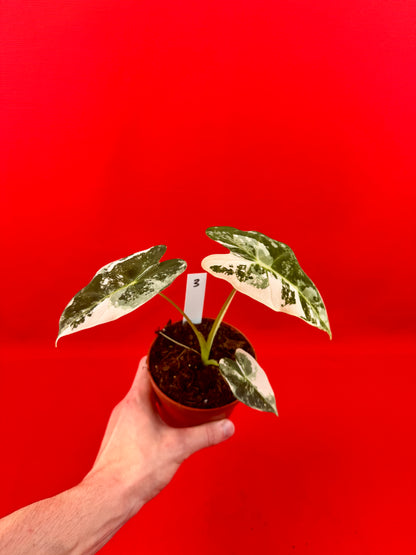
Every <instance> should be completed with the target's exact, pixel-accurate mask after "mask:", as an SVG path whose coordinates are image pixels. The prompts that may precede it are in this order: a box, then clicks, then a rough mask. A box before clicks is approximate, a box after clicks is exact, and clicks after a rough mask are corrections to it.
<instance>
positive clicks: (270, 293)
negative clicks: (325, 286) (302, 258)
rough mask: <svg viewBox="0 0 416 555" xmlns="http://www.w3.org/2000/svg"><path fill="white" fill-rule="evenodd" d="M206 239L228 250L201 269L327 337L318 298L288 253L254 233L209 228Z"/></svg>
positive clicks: (206, 260)
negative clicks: (318, 329) (305, 323)
mask: <svg viewBox="0 0 416 555" xmlns="http://www.w3.org/2000/svg"><path fill="white" fill-rule="evenodd" d="M207 235H208V236H209V237H210V238H211V239H213V240H214V241H217V242H218V243H220V244H221V245H223V246H224V247H226V248H228V249H229V250H230V253H225V254H213V255H210V256H207V257H206V258H204V259H203V261H202V267H203V268H204V270H205V271H207V272H209V273H210V274H212V275H213V276H216V277H219V278H221V279H224V280H226V281H228V282H229V283H231V285H232V286H233V287H234V288H235V289H237V291H240V292H241V293H244V294H245V295H248V296H249V297H252V298H253V299H255V300H257V301H259V302H261V303H263V304H265V305H266V306H268V307H270V308H271V309H273V310H276V311H279V312H285V313H287V314H292V315H294V316H298V317H299V318H302V320H305V322H308V323H309V324H311V325H312V326H316V327H318V328H320V329H322V330H324V331H326V332H327V333H328V334H329V336H331V328H330V326H329V321H328V315H327V312H326V309H325V305H324V302H323V300H322V297H321V295H320V293H319V291H318V289H317V288H316V286H315V285H314V284H313V282H312V281H311V279H310V278H309V277H308V276H307V275H306V274H305V272H304V271H303V270H302V268H301V267H300V265H299V262H298V261H297V259H296V256H295V254H294V252H293V251H292V249H291V248H290V247H288V246H287V245H285V244H284V243H280V242H279V241H275V240H274V239H271V238H270V237H267V235H263V234H262V233H259V232H258V231H240V230H239V229H235V228H233V227H210V228H208V229H207Z"/></svg>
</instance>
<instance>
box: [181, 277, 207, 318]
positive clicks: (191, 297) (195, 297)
mask: <svg viewBox="0 0 416 555" xmlns="http://www.w3.org/2000/svg"><path fill="white" fill-rule="evenodd" d="M206 284H207V274H206V273H202V274H188V276H187V280H186V296H185V308H184V312H185V314H186V315H187V316H188V318H189V319H190V320H191V321H192V322H193V323H194V324H200V323H201V321H202V313H203V310H204V299H205V287H206ZM184 320H185V319H184Z"/></svg>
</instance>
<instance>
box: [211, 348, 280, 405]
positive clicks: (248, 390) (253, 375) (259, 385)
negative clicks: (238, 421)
mask: <svg viewBox="0 0 416 555" xmlns="http://www.w3.org/2000/svg"><path fill="white" fill-rule="evenodd" d="M235 356H236V360H231V359H230V358H222V359H221V360H220V362H219V369H220V372H221V374H222V376H223V378H224V379H225V380H226V382H227V383H228V385H229V386H230V389H231V391H232V392H233V394H234V396H235V397H236V398H237V399H238V400H239V401H241V402H242V403H244V404H245V405H247V406H249V407H251V408H253V409H256V410H260V411H264V412H272V413H274V414H275V415H276V416H278V413H277V408H276V399H275V395H274V392H273V389H272V387H271V385H270V382H269V380H268V378H267V376H266V373H265V372H264V370H263V369H262V368H261V366H260V365H259V364H258V362H257V361H256V359H255V358H254V357H252V356H251V355H250V354H249V353H246V351H244V350H243V349H237V350H236V353H235Z"/></svg>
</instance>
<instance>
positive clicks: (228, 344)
mask: <svg viewBox="0 0 416 555" xmlns="http://www.w3.org/2000/svg"><path fill="white" fill-rule="evenodd" d="M213 322H214V321H213V320H212V319H211V318H204V319H203V320H202V323H201V324H197V326H196V327H197V328H198V330H199V331H200V332H201V333H202V334H203V336H204V337H205V338H207V337H208V334H209V331H210V329H211V326H212V324H213ZM161 331H162V332H163V333H164V334H165V335H167V336H169V337H171V338H172V339H175V341H178V342H180V343H182V344H183V345H186V346H188V347H191V348H192V349H195V350H197V351H199V343H198V340H197V338H196V336H195V334H194V332H193V331H192V328H191V326H190V325H189V324H188V323H187V322H185V323H184V324H183V323H182V322H175V323H173V324H172V323H171V322H170V321H169V323H168V324H167V325H166V326H165V327H164V328H163V330H161ZM156 333H158V332H156ZM238 348H241V349H244V350H245V351H247V352H248V353H250V354H251V355H253V356H254V350H253V348H252V347H251V345H250V343H248V341H247V340H246V339H245V337H244V336H243V335H242V334H241V333H240V332H239V331H237V330H236V329H235V328H233V327H232V326H229V325H228V324H224V323H223V324H221V326H220V328H219V330H218V332H217V334H216V336H215V339H214V344H213V346H212V349H211V354H210V358H211V359H214V360H217V361H219V360H220V359H221V358H223V357H228V358H232V359H234V358H235V356H234V353H235V350H236V349H238ZM149 369H150V372H151V374H152V377H153V379H154V381H155V382H156V384H157V385H158V386H159V388H160V389H161V390H162V391H163V392H164V393H165V394H166V395H167V396H168V397H170V398H171V399H173V400H174V401H177V402H178V403H181V404H182V405H186V406H189V407H195V408H202V409H203V408H214V407H221V406H223V405H227V404H228V403H231V402H232V401H234V400H235V397H234V395H233V393H232V391H231V389H230V388H229V386H228V384H227V382H226V381H225V380H224V378H223V377H222V376H221V374H220V372H219V370H218V368H217V367H216V366H204V365H203V364H202V363H201V358H200V355H199V354H197V353H195V352H193V351H191V350H189V349H185V348H184V347H182V346H180V345H177V344H176V343H173V342H172V341H170V340H168V339H166V338H165V337H163V336H162V335H158V337H157V338H156V340H155V343H154V344H153V346H152V348H151V351H150V354H149Z"/></svg>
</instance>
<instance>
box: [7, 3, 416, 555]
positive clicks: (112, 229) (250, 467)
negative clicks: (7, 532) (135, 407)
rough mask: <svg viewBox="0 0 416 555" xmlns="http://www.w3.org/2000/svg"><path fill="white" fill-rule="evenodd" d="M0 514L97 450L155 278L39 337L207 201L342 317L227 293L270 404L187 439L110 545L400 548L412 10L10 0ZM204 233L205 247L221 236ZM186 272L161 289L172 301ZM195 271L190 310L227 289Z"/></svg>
mask: <svg viewBox="0 0 416 555" xmlns="http://www.w3.org/2000/svg"><path fill="white" fill-rule="evenodd" d="M1 12H2V13H1V41H2V46H1V95H2V122H1V153H0V156H1V174H2V175H1V206H2V217H1V222H0V230H1V244H2V253H1V260H2V264H1V265H2V272H1V274H0V281H1V283H0V287H1V291H2V296H1V303H0V311H1V333H0V335H1V343H2V347H1V374H0V388H1V389H0V426H1V437H2V440H1V457H0V492H1V494H0V514H1V515H4V514H6V513H8V512H9V511H11V510H14V509H16V508H18V507H20V506H22V505H24V504H27V503H29V502H32V501H35V500H37V499H39V498H42V497H45V496H49V495H52V494H55V493H57V492H59V491H61V490H62V489H65V488H67V487H70V486H72V485H74V484H75V483H77V481H79V480H80V479H81V478H82V477H83V476H84V474H85V473H86V472H87V471H88V470H89V468H90V466H91V464H92V462H93V460H94V457H95V453H96V451H97V449H98V446H99V443H100V440H101V437H102V434H103V431H104V428H105V425H106V422H107V419H108V417H109V414H110V411H111V409H112V407H113V406H114V405H115V404H116V403H117V402H118V401H119V399H120V398H121V397H122V396H123V395H124V393H125V392H126V391H127V389H128V387H129V385H130V383H131V380H132V378H133V375H134V373H135V370H136V367H137V362H138V360H139V358H140V357H141V356H142V355H143V354H144V353H145V352H146V350H147V348H148V346H149V344H150V342H151V341H152V338H153V332H154V330H155V329H156V328H157V327H158V326H159V325H163V324H164V323H165V322H166V321H167V319H168V318H171V317H172V318H176V315H175V314H174V312H173V311H172V309H171V307H170V306H169V305H168V304H167V303H165V302H164V301H163V300H162V299H154V300H153V301H152V302H150V303H149V304H147V305H146V306H144V307H142V308H141V309H139V310H138V311H136V312H135V313H133V314H131V315H129V316H127V317H125V318H124V319H122V320H119V321H118V322H113V323H111V324H108V325H106V326H102V327H99V328H96V329H93V330H87V331H85V332H83V333H80V334H77V335H74V336H72V337H68V338H64V339H62V341H61V342H60V346H59V348H58V349H55V347H54V340H55V337H56V334H57V325H58V319H59V316H60V314H61V312H62V310H63V308H64V307H65V305H66V303H67V302H68V301H69V299H70V298H71V297H72V296H73V295H74V294H75V293H76V292H77V291H78V290H79V289H80V288H81V287H83V286H84V285H85V284H86V283H87V282H88V281H89V280H90V278H91V277H92V275H93V274H94V273H95V271H96V270H97V269H98V268H99V267H101V266H102V265H103V264H105V263H107V262H110V261H112V260H115V259H117V258H121V257H123V256H127V255H129V254H131V253H133V252H135V251H138V250H142V249H144V248H148V247H150V246H151V245H155V244H159V243H165V244H167V245H168V251H167V256H168V257H181V258H184V259H185V260H187V261H188V264H189V270H190V271H199V270H200V265H199V264H200V260H201V259H202V257H203V256H205V255H207V254H210V253H213V252H216V251H217V248H216V245H215V243H213V242H212V241H210V240H209V239H208V238H206V237H205V235H204V230H205V228H206V227H208V226H211V225H231V226H235V227H239V228H240V229H254V230H258V231H262V232H264V233H266V234H269V235H270V236H272V237H273V238H275V239H277V240H280V241H283V242H285V243H287V244H289V245H290V246H291V247H292V248H293V249H294V251H295V252H296V254H297V256H298V259H299V261H300V263H301V265H302V267H303V268H304V269H305V271H306V272H307V273H308V275H309V276H310V277H311V278H312V279H313V281H314V282H315V283H316V285H317V286H318V288H319V290H320V291H321V293H322V295H323V297H324V300H325V302H326V305H327V309H328V313H329V317H330V322H331V325H332V330H333V335H334V339H333V341H332V342H331V341H329V339H328V338H327V337H326V335H325V334H324V333H323V332H320V331H318V330H316V329H314V328H312V327H310V326H307V325H306V324H304V323H303V322H302V321H300V320H298V319H295V318H291V317H290V316H286V315H283V314H276V313H274V312H272V311H270V310H269V309H267V308H266V307H264V306H261V305H257V304H256V303H255V302H254V301H252V300H250V299H248V298H244V297H243V296H242V295H238V296H237V297H236V299H235V301H234V302H233V305H232V306H231V308H230V311H229V315H228V317H227V320H228V321H229V322H230V323H233V324H235V325H237V327H239V328H240V329H241V330H242V331H244V332H245V333H246V335H247V336H248V337H249V338H250V339H251V340H252V342H253V344H254V345H255V348H256V351H257V353H258V357H259V360H260V362H261V364H262V366H263V367H264V368H265V369H266V370H267V371H268V374H269V376H270V380H271V382H272V385H273V387H274V389H275V391H276V393H277V402H278V408H279V413H280V417H279V419H276V418H275V417H273V416H271V415H265V414H261V413H257V412H255V411H252V410H250V409H247V408H246V407H244V406H240V407H239V408H238V409H237V410H236V412H235V416H234V422H235V424H236V427H237V432H236V435H235V436H234V437H233V439H231V440H230V441H229V442H226V443H225V444H223V445H221V446H218V447H216V448H213V449H211V450H208V451H205V452H201V453H198V454H197V455H195V456H194V457H193V458H192V459H190V460H188V461H187V462H186V463H185V464H184V465H183V467H182V468H181V469H180V471H179V473H178V474H177V476H176V477H175V479H174V480H173V482H172V484H171V485H170V486H169V487H168V488H167V489H166V490H165V491H164V492H163V493H162V494H161V495H160V496H159V497H158V498H157V499H155V500H154V501H152V502H151V503H150V504H149V505H148V506H146V507H145V508H144V509H143V510H142V511H141V512H140V513H139V514H138V515H137V516H136V517H135V518H133V519H132V520H131V521H130V522H129V523H128V524H127V525H126V526H125V528H124V529H122V530H121V531H120V532H119V533H118V534H117V535H116V537H115V538H114V539H113V540H112V541H111V542H110V543H109V544H108V545H107V546H106V547H105V548H104V549H103V551H102V552H103V553H117V554H119V553H123V554H129V553H147V552H150V551H151V552H152V553H154V554H162V553H165V552H166V551H169V552H170V553H172V554H175V553H177V554H178V555H179V554H180V555H194V554H195V553H197V554H202V555H204V554H208V553H212V552H216V553H219V554H237V553H244V552H248V551H252V550H256V551H265V550H267V551H268V552H270V553H282V554H287V553H314V554H319V555H324V554H334V553H335V554H344V553H345V554H351V553H357V554H364V553H365V554H372V553H374V554H378V555H379V554H384V553H386V554H391V553H404V554H407V553H409V554H410V553H415V551H416V542H415V539H414V529H413V528H414V518H415V494H416V491H415V490H416V488H415V485H416V484H415V447H414V437H415V417H414V398H415V372H414V359H415V356H414V355H415V343H414V331H415V326H414V312H415V308H416V307H415V294H414V288H415V272H414V270H415V263H414V258H413V257H414V246H415V226H414V206H415V205H414V200H415V177H416V165H415V144H416V141H415V128H416V108H415V97H416V78H415V68H416V40H415V28H416V9H415V6H414V4H412V3H409V2H408V1H404V0H403V1H402V0H385V1H384V2H378V1H376V0H358V1H357V0H339V1H337V2H330V1H328V0H317V2H309V1H306V0H292V1H288V2H277V1H272V0H263V1H254V0H250V1H242V0H239V1H238V2H237V1H233V0H232V1H229V2H222V1H219V0H211V1H210V2H207V1H204V0H202V1H199V2H197V1H195V2H192V1H190V0H184V1H181V2H167V1H163V0H151V1H150V0H144V1H142V2H135V1H125V2H116V1H115V0H102V1H100V2H96V1H93V0H79V1H78V0H71V1H65V2H64V1H62V2H56V1H52V0H42V1H36V2H33V1H32V2H28V1H26V2H25V1H22V0H13V1H12V0H9V1H7V0H6V1H3V2H2V3H1ZM217 252H218V251H217ZM184 286H185V277H184V276H181V277H180V278H179V279H178V280H177V282H175V284H174V285H173V286H172V287H171V288H170V290H169V294H170V296H172V298H174V299H175V300H176V301H177V302H179V303H180V304H182V303H183V298H184ZM228 291H229V287H228V286H227V284H225V283H224V282H220V281H216V280H214V278H209V279H208V290H207V298H206V312H205V313H206V315H209V316H212V315H214V314H215V312H216V310H218V308H219V306H220V305H221V304H222V300H223V299H224V298H225V296H226V295H227V294H228Z"/></svg>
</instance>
